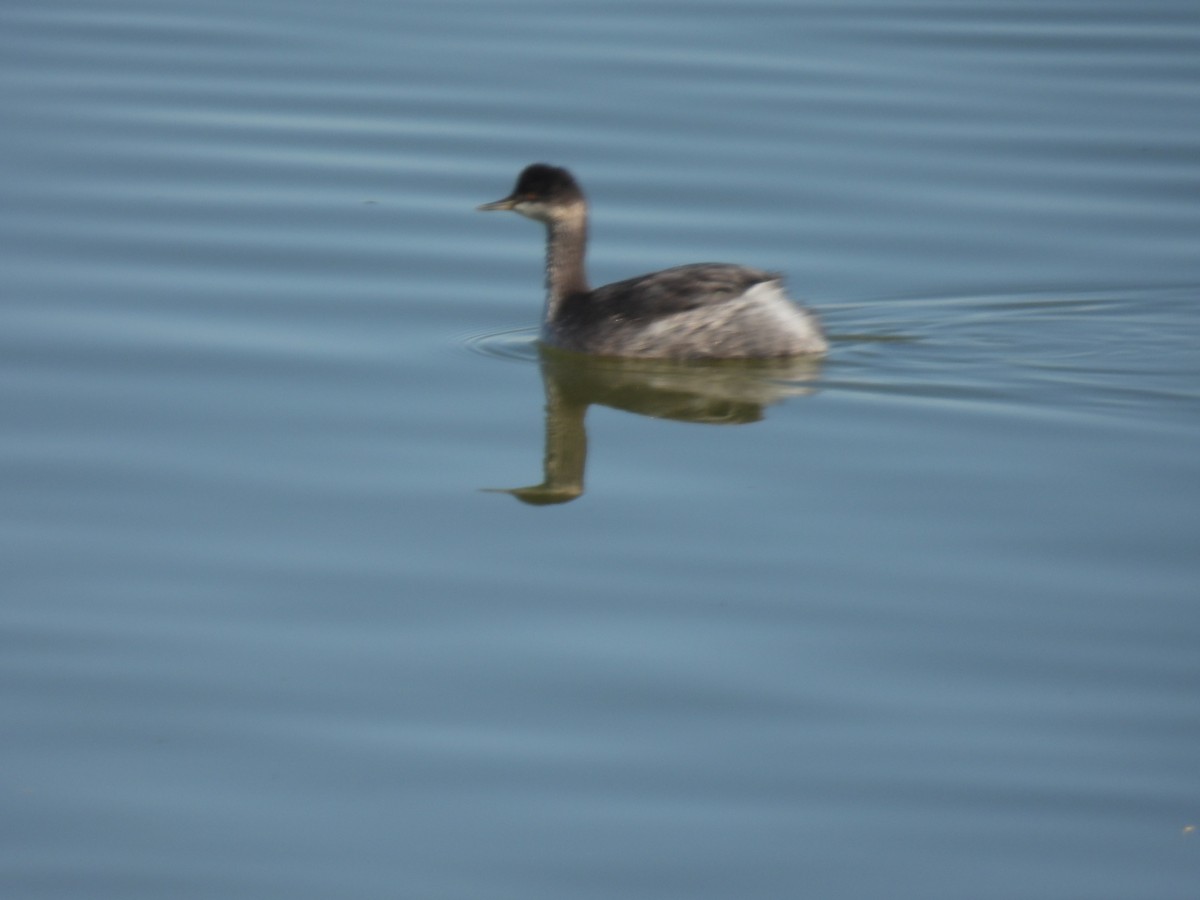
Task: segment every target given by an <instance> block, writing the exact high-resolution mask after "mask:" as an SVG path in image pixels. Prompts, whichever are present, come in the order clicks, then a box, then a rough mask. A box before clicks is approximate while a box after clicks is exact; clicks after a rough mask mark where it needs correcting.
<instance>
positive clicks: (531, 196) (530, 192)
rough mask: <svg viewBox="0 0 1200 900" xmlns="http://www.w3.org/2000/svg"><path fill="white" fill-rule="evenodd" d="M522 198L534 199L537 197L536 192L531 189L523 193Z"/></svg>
mask: <svg viewBox="0 0 1200 900" xmlns="http://www.w3.org/2000/svg"><path fill="white" fill-rule="evenodd" d="M522 199H524V200H536V199H537V194H535V193H534V192H533V191H529V192H528V193H526V194H525V196H524V197H523V198H522Z"/></svg>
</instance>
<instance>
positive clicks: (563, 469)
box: [508, 378, 588, 506]
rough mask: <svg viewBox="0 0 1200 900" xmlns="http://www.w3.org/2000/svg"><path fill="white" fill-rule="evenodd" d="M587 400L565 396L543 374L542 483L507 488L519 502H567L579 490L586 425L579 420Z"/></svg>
mask: <svg viewBox="0 0 1200 900" xmlns="http://www.w3.org/2000/svg"><path fill="white" fill-rule="evenodd" d="M587 410H588V404H587V403H586V402H581V401H579V400H574V399H571V398H569V397H567V396H566V395H565V393H564V391H563V389H562V386H561V385H559V383H558V382H557V381H555V379H554V378H546V450H545V454H544V455H543V457H542V483H541V484H534V485H530V486H529V487H523V488H511V489H509V490H508V493H510V494H512V495H513V496H514V497H516V498H517V499H518V500H520V501H522V502H523V503H529V504H531V505H534V506H546V505H549V504H552V503H568V502H570V501H571V500H574V499H575V498H577V497H579V496H580V495H581V494H582V493H583V476H584V470H585V469H586V467H587V429H586V428H585V426H584V424H583V420H584V417H585V416H586V415H587Z"/></svg>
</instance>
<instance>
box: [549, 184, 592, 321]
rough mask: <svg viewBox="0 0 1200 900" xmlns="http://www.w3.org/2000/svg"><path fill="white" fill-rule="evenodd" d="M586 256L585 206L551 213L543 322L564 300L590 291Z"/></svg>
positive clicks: (551, 315) (554, 312)
mask: <svg viewBox="0 0 1200 900" xmlns="http://www.w3.org/2000/svg"><path fill="white" fill-rule="evenodd" d="M586 253H587V205H586V204H585V203H584V202H583V201H582V200H579V201H577V202H575V203H571V204H570V205H568V206H564V207H562V208H560V209H557V210H555V213H554V216H553V217H552V218H550V219H548V220H547V222H546V321H551V320H552V319H554V317H555V316H556V315H557V314H558V311H559V309H560V308H561V306H562V302H563V300H564V299H566V298H567V297H569V296H571V295H572V294H586V293H587V292H588V291H589V290H590V288H589V287H588V282H587V271H586V269H585V267H584V256H585V254H586Z"/></svg>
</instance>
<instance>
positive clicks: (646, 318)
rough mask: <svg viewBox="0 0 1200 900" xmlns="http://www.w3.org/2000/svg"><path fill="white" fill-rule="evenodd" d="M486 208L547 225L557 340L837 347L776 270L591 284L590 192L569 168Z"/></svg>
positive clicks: (765, 349) (699, 270)
mask: <svg viewBox="0 0 1200 900" xmlns="http://www.w3.org/2000/svg"><path fill="white" fill-rule="evenodd" d="M479 210H480V211H483V212H487V211H491V210H512V211H513V212H517V213H520V214H521V215H523V216H525V217H526V218H530V219H533V220H535V221H538V222H541V223H543V224H544V225H545V226H546V306H545V315H544V319H543V322H542V328H541V337H542V340H543V341H544V342H546V343H547V344H551V345H553V346H556V347H560V348H562V349H564V350H573V351H576V352H579V353H590V354H594V355H597V356H617V357H635V358H637V357H640V358H653V359H766V358H778V357H788V356H802V355H815V354H820V353H824V352H825V351H826V349H828V344H827V343H826V340H825V336H824V334H823V333H822V331H821V326H820V324H819V323H818V322H817V319H816V317H815V316H814V315H813V314H812V313H810V312H808V311H807V310H804V309H802V308H801V307H799V306H798V305H797V304H796V303H794V302H793V301H792V300H791V299H789V298H788V296H787V294H786V293H785V292H784V289H783V283H782V278H781V276H780V275H778V274H775V273H771V272H763V271H761V270H759V269H751V268H747V267H745V266H736V265H730V264H727V263H695V264H692V265H686V266H676V267H675V268H671V269H664V270H662V271H661V272H651V273H650V274H648V275H640V276H638V277H636V278H630V279H628V280H626V281H617V282H614V283H612V284H606V285H604V286H603V287H598V288H595V289H593V288H591V287H589V286H588V281H587V274H586V270H585V266H584V256H585V254H586V252H587V220H588V206H587V200H586V199H585V197H584V195H583V191H582V190H581V189H580V187H579V184H578V183H577V182H576V181H575V178H574V177H573V176H572V175H571V173H570V172H568V171H567V170H566V169H560V168H557V167H555V166H550V165H546V164H545V163H534V164H533V165H530V166H527V167H526V168H525V170H524V171H523V172H521V174H520V176H519V177H518V178H517V184H516V187H515V188H513V192H512V193H511V194H509V195H508V196H507V197H505V198H504V199H502V200H497V201H495V202H494V203H485V204H483V205H482V206H480V207H479Z"/></svg>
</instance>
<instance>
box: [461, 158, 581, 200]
mask: <svg viewBox="0 0 1200 900" xmlns="http://www.w3.org/2000/svg"><path fill="white" fill-rule="evenodd" d="M582 199H583V191H581V190H580V189H579V185H578V184H576V183H575V179H574V177H572V175H571V173H570V172H568V171H567V170H566V169H560V168H559V167H557V166H550V165H547V164H546V163H534V164H533V165H530V166H526V167H525V170H524V171H523V172H522V173H521V174H520V175H518V176H517V185H516V187H514V188H513V192H512V193H511V194H509V195H508V196H507V197H505V198H504V199H503V200H497V201H496V202H495V203H485V204H484V205H483V206H481V207H479V208H480V209H481V210H492V209H512V208H513V206H514V205H515V204H517V203H522V202H526V203H541V204H546V205H550V206H553V205H559V204H566V203H573V202H575V201H576V200H582Z"/></svg>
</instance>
